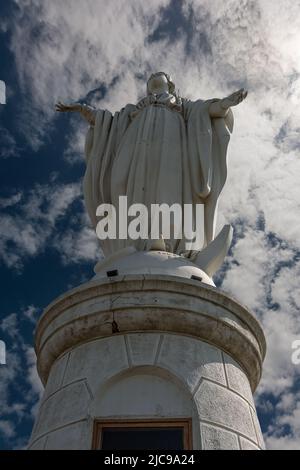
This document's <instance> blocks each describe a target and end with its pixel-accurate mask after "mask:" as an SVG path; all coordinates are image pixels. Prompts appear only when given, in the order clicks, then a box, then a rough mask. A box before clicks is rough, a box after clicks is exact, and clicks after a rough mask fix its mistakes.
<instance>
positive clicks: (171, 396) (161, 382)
mask: <svg viewBox="0 0 300 470" xmlns="http://www.w3.org/2000/svg"><path fill="white" fill-rule="evenodd" d="M155 372H156V371H155V369H152V373H150V371H149V373H148V374H146V373H144V372H143V371H142V370H141V372H139V371H138V370H136V373H134V371H131V372H130V371H128V373H125V374H121V376H120V377H118V378H116V379H115V380H112V381H110V382H108V383H107V385H106V386H105V388H104V390H103V393H102V395H101V396H98V397H96V399H95V400H94V402H93V405H92V407H91V413H92V415H93V416H103V417H108V416H118V417H120V418H122V417H126V416H135V417H136V416H144V417H146V416H147V417H151V416H152V417H186V416H188V417H189V416H192V414H193V401H192V400H191V395H190V394H189V393H188V392H187V390H185V389H184V388H183V386H182V385H181V386H180V384H179V383H178V382H177V381H176V380H175V381H174V379H173V378H172V377H170V376H168V377H166V376H165V377H164V375H161V373H160V372H159V371H158V373H155ZM158 374H159V375H158Z"/></svg>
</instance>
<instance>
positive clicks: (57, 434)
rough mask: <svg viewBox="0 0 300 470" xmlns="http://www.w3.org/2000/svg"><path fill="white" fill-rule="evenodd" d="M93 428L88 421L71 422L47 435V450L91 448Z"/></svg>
mask: <svg viewBox="0 0 300 470" xmlns="http://www.w3.org/2000/svg"><path fill="white" fill-rule="evenodd" d="M91 443H92V428H91V426H90V425H89V424H88V423H87V421H80V422H78V423H74V424H70V425H69V426H65V427H63V428H60V429H57V430H56V431H52V432H50V433H49V434H48V435H47V441H46V447H45V450H63V449H69V450H89V449H91Z"/></svg>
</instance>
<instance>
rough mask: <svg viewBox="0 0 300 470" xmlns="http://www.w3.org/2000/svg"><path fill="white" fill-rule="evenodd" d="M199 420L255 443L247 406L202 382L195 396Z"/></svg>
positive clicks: (240, 400)
mask: <svg viewBox="0 0 300 470" xmlns="http://www.w3.org/2000/svg"><path fill="white" fill-rule="evenodd" d="M195 401H196V404H197V407H198V411H199V416H200V420H205V421H208V422H209V423H212V424H219V425H221V426H224V427H225V428H227V429H229V430H232V431H236V432H240V433H241V434H243V435H245V436H248V437H250V438H251V439H252V440H254V441H256V433H255V429H254V426H253V422H252V417H251V413H250V409H249V405H248V404H247V403H246V402H245V401H244V400H243V399H242V398H241V397H240V396H238V395H236V394H235V393H233V392H231V391H230V390H228V389H226V388H224V387H221V386H219V385H217V384H215V383H212V382H208V381H206V380H204V381H203V382H202V384H201V386H200V387H199V390H198V391H197V393H196V395H195Z"/></svg>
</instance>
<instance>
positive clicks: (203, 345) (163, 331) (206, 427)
mask: <svg viewBox="0 0 300 470" xmlns="http://www.w3.org/2000/svg"><path fill="white" fill-rule="evenodd" d="M132 256H133V257H132V258H131V260H132V264H131V265H130V266H128V265H127V268H126V269H127V272H129V270H130V269H132V270H136V271H137V270H138V269H142V266H141V263H142V262H146V260H147V269H148V270H149V271H148V272H146V273H145V269H144V270H143V274H139V273H137V272H135V273H134V274H124V273H125V264H126V263H125V258H126V257H124V266H123V267H122V265H121V264H117V265H116V266H114V265H109V266H108V265H107V266H106V267H105V268H104V267H103V270H101V269H100V270H99V271H98V273H97V274H96V276H95V278H94V279H93V280H92V281H90V282H88V283H85V284H83V285H81V286H79V287H77V288H75V289H72V290H71V291H69V292H66V293H65V294H63V295H62V296H60V297H59V298H58V299H56V300H55V301H54V302H52V304H50V306H49V307H48V308H47V309H46V310H45V312H44V313H43V315H42V317H41V318H40V320H39V323H38V326H37V331H36V345H35V347H36V352H37V367H38V372H39V375H40V377H41V380H42V382H43V383H44V385H45V393H44V396H43V399H42V402H41V405H40V410H39V413H38V416H37V419H36V423H35V426H34V429H33V433H32V437H31V441H30V445H29V448H30V449H91V448H107V447H105V440H103V439H104V437H103V436H111V434H109V432H108V431H109V429H111V427H116V426H117V427H118V426H119V427H120V429H121V428H122V429H123V428H124V427H125V428H126V429H128V428H129V427H132V426H135V427H137V426H138V427H141V428H143V429H144V428H145V429H146V428H147V429H148V428H149V427H151V426H152V428H153V429H157V427H159V426H160V427H164V429H166V430H167V431H168V429H169V428H172V426H173V428H174V426H175V425H176V426H177V428H178V429H182V433H183V435H184V441H183V443H182V446H183V447H182V448H184V449H260V448H263V446H264V444H263V439H262V435H261V431H260V426H259V423H258V419H257V415H256V410H255V405H254V402H253V397H252V392H253V391H254V390H255V388H256V386H257V384H258V382H259V379H260V375H261V367H262V360H263V358H264V354H265V339H264V335H263V332H262V329H261V327H260V325H259V324H258V322H257V321H256V320H255V318H254V317H253V316H252V314H251V313H250V312H249V311H248V310H247V309H246V308H244V307H243V306H242V305H240V304H239V303H238V302H237V301H235V300H234V299H233V298H231V297H230V296H228V295H227V294H225V293H223V292H221V291H220V290H218V289H216V288H215V287H213V286H212V285H208V284H205V283H204V282H199V280H198V279H191V275H193V274H192V273H196V272H197V274H199V271H197V268H194V267H193V266H190V265H189V263H187V264H185V265H183V264H182V263H186V260H184V259H183V260H181V259H178V257H176V256H173V255H172V256H171V255H170V254H168V253H158V252H153V253H151V252H147V253H136V254H134V255H132ZM127 258H128V259H129V258H130V256H128V257H127ZM158 260H160V261H159V263H158ZM120 261H121V259H119V263H120ZM156 263H158V264H160V269H163V270H164V274H162V273H158V272H157V270H158V269H159V267H158V265H157V264H156ZM145 266H146V265H144V268H145ZM163 266H164V267H163ZM171 266H172V267H173V268H174V267H175V268H174V271H172V272H171ZM108 268H115V269H117V270H118V271H119V272H118V273H115V275H113V276H112V277H108V275H107V273H106V272H105V270H106V269H108ZM195 269H196V271H195ZM123 270H124V271H123ZM169 270H170V272H169ZM179 273H180V275H179ZM110 274H111V273H110ZM195 275H196V274H195ZM201 275H202V273H201ZM203 279H204V278H203ZM177 428H176V429H177ZM105 433H106V434H105ZM101 436H102V437H101ZM103 446H104V447H103ZM109 448H110V449H112V448H116V449H118V448H119V447H109ZM130 448H131V449H134V448H135V443H134V442H132V443H131V446H130ZM147 448H148V447H147V444H146V445H145V449H147ZM161 449H165V448H164V447H161ZM168 449H169V447H168ZM173 449H179V447H177V446H176V445H175V444H174V447H173Z"/></svg>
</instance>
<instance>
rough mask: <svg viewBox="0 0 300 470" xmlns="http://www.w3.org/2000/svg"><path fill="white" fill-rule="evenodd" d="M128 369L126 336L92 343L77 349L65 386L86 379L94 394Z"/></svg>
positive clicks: (72, 353)
mask: <svg viewBox="0 0 300 470" xmlns="http://www.w3.org/2000/svg"><path fill="white" fill-rule="evenodd" d="M127 367H128V358H127V351H126V346H125V340H124V336H112V337H110V338H102V339H98V340H96V341H91V342H89V343H86V344H84V345H80V346H79V347H78V348H75V349H74V350H73V351H72V352H71V354H70V359H69V363H68V367H67V370H66V373H65V378H64V385H65V384H68V383H70V382H73V381H74V380H78V379H83V378H86V380H87V383H88V385H89V387H90V389H91V390H92V392H93V393H96V390H97V387H99V385H100V384H101V383H102V382H103V381H104V380H105V379H106V378H109V377H111V376H112V375H115V374H117V373H118V372H120V371H121V370H123V369H125V368H127Z"/></svg>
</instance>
